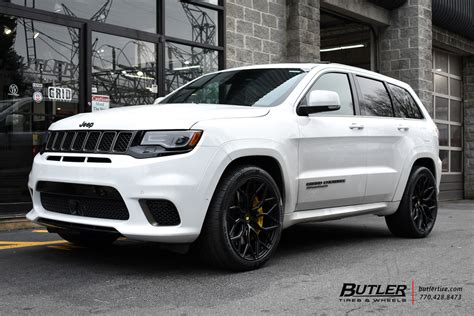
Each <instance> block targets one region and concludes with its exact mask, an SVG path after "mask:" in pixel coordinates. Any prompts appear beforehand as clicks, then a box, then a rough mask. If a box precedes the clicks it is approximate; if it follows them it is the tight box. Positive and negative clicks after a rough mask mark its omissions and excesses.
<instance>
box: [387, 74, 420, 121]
mask: <svg viewBox="0 0 474 316" xmlns="http://www.w3.org/2000/svg"><path fill="white" fill-rule="evenodd" d="M385 85H386V87H387V88H388V94H389V95H390V101H391V102H392V109H393V114H394V118H401V119H406V120H424V119H425V116H424V115H423V111H422V110H421V109H420V106H419V105H418V103H417V102H416V100H415V98H414V97H413V95H412V94H411V93H410V91H408V90H407V89H405V88H403V87H400V86H399V85H397V84H394V83H391V82H387V81H386V82H385ZM390 86H394V87H396V88H399V89H402V90H403V91H404V92H405V93H406V94H407V95H409V96H410V98H411V100H412V101H413V104H414V105H415V107H416V109H417V110H418V113H419V114H420V116H421V117H420V118H416V117H402V116H397V115H396V114H397V113H396V112H395V101H394V96H393V94H394V93H393V92H392V90H391V88H390Z"/></svg>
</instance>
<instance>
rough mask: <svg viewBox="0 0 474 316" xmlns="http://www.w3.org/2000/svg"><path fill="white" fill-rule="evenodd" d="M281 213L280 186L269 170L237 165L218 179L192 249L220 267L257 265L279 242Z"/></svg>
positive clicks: (232, 268)
mask: <svg viewBox="0 0 474 316" xmlns="http://www.w3.org/2000/svg"><path fill="white" fill-rule="evenodd" d="M283 213H284V212H283V201H282V197H281V194H280V190H279V188H278V185H277V184H276V182H275V181H274V179H273V178H272V177H271V176H270V174H268V173H267V172H266V171H265V170H263V169H261V168H259V167H256V166H251V165H243V166H236V167H234V168H233V169H231V170H229V171H227V172H226V173H225V175H224V176H223V177H222V179H221V180H220V181H219V184H218V186H217V188H216V191H215V192H214V196H213V197H212V201H211V204H210V206H209V209H208V212H207V215H206V219H205V221H204V225H203V228H202V231H201V235H200V237H199V239H198V240H197V242H196V247H195V249H196V250H198V251H199V254H200V255H201V257H202V258H203V259H204V260H205V261H207V262H209V263H211V264H213V265H215V266H218V267H221V268H225V269H230V270H234V271H247V270H252V269H256V268H258V267H260V266H262V265H263V264H264V263H265V262H267V261H268V260H269V259H270V257H271V256H272V254H273V253H274V252H275V250H276V248H277V246H278V243H279V241H280V237H281V231H282V224H283Z"/></svg>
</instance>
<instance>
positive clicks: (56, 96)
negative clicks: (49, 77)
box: [48, 87, 72, 101]
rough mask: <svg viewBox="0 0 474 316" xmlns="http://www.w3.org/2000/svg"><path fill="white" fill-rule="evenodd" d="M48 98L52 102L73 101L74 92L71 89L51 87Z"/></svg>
mask: <svg viewBox="0 0 474 316" xmlns="http://www.w3.org/2000/svg"><path fill="white" fill-rule="evenodd" d="M48 98H49V99H50V100H59V101H71V100H72V90H71V89H70V88H61V87H49V88H48Z"/></svg>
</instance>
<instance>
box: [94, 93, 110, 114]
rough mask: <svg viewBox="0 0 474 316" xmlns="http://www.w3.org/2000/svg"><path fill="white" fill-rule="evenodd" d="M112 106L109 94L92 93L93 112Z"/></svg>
mask: <svg viewBox="0 0 474 316" xmlns="http://www.w3.org/2000/svg"><path fill="white" fill-rule="evenodd" d="M109 107H110V97H109V96H108V95H99V94H93V95H92V112H95V111H102V110H107V109H108V108H109Z"/></svg>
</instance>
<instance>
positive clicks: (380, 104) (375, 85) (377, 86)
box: [357, 76, 393, 116]
mask: <svg viewBox="0 0 474 316" xmlns="http://www.w3.org/2000/svg"><path fill="white" fill-rule="evenodd" d="M357 80H358V82H359V86H360V90H361V92H362V97H363V99H362V106H361V112H362V115H370V116H393V109H392V103H391V101H390V97H389V96H388V92H387V89H385V86H384V84H383V82H381V81H378V80H373V79H368V78H364V77H359V76H358V77H357Z"/></svg>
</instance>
